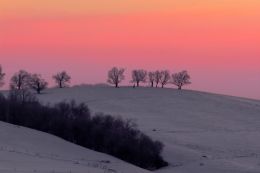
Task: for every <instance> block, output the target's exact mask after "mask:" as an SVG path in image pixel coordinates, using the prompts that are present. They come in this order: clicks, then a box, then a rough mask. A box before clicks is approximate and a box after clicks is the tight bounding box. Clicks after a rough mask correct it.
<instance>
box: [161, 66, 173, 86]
mask: <svg viewBox="0 0 260 173" xmlns="http://www.w3.org/2000/svg"><path fill="white" fill-rule="evenodd" d="M160 74H161V78H160V83H161V85H162V88H164V86H165V85H166V84H167V83H168V82H169V80H170V79H171V75H170V72H169V71H168V70H163V71H161V72H160Z"/></svg>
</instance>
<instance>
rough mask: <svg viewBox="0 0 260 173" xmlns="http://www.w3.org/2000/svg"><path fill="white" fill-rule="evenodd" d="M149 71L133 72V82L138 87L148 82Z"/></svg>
mask: <svg viewBox="0 0 260 173" xmlns="http://www.w3.org/2000/svg"><path fill="white" fill-rule="evenodd" d="M146 77H147V71H145V70H142V69H140V70H133V71H132V82H133V83H136V86H137V87H139V86H140V82H144V83H145V82H146Z"/></svg>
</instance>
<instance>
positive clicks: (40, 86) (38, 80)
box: [29, 74, 48, 94]
mask: <svg viewBox="0 0 260 173" xmlns="http://www.w3.org/2000/svg"><path fill="white" fill-rule="evenodd" d="M29 86H30V88H31V89H33V90H35V91H36V92H37V93H38V94H41V91H42V90H44V89H46V88H47V86H48V82H46V81H45V80H44V79H43V78H42V76H41V75H40V74H33V75H31V77H30V83H29Z"/></svg>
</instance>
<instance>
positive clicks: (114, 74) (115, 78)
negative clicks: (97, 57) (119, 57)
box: [107, 67, 125, 88]
mask: <svg viewBox="0 0 260 173" xmlns="http://www.w3.org/2000/svg"><path fill="white" fill-rule="evenodd" d="M124 72H125V69H124V68H118V67H113V68H112V69H111V70H109V71H108V74H107V76H108V79H107V82H108V83H110V84H112V85H115V87H116V88H118V87H119V84H120V83H121V82H122V81H123V80H124V79H125V75H124Z"/></svg>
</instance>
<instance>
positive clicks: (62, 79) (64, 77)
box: [52, 71, 71, 88]
mask: <svg viewBox="0 0 260 173" xmlns="http://www.w3.org/2000/svg"><path fill="white" fill-rule="evenodd" d="M52 78H53V79H54V81H55V82H56V84H57V85H58V87H59V88H64V87H67V86H69V83H70V80H71V77H70V75H68V73H67V72H66V71H62V72H59V73H57V74H55V75H53V76H52Z"/></svg>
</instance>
